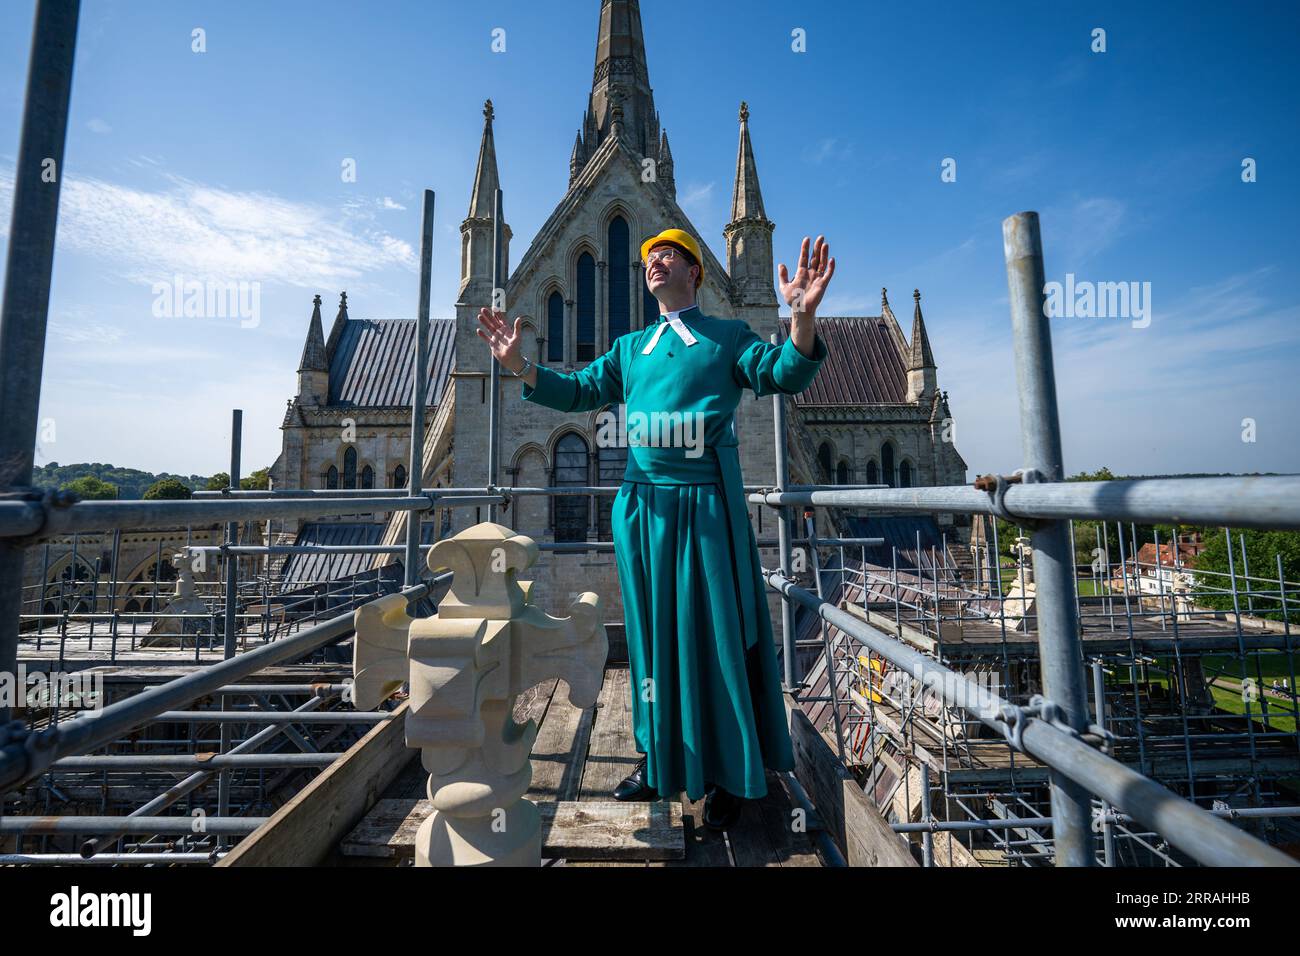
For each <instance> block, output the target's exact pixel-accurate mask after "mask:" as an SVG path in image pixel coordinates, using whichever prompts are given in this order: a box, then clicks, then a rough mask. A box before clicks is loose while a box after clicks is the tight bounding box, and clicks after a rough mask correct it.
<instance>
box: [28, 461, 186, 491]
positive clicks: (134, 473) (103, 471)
mask: <svg viewBox="0 0 1300 956" xmlns="http://www.w3.org/2000/svg"><path fill="white" fill-rule="evenodd" d="M88 475H89V476H92V477H95V478H98V479H99V480H100V481H106V482H108V483H109V484H111V485H116V486H117V489H118V497H119V498H142V497H144V493H145V489H146V488H148V487H149V486H150V485H152V484H153V483H154V482H155V481H157V480H159V479H160V478H175V479H176V480H178V481H179V482H181V484H183V485H185V486H186V487H187V488H189V489H190V490H191V491H196V490H199V489H202V488H205V487H207V484H208V479H209V477H210V476H208V475H174V474H172V473H171V472H166V471H164V472H159V473H158V474H156V475H155V474H153V473H152V472H148V471H140V470H139V469H138V468H119V467H118V466H117V465H106V464H103V463H102V462H88V463H82V464H77V465H60V464H59V463H58V462H57V461H52V462H50V463H49V464H48V465H37V466H36V467H35V468H33V469H32V484H33V485H35V486H36V487H37V488H48V489H50V490H52V491H57V490H58V489H60V488H62V487H64V486H65V485H67V484H68V483H69V482H71V481H75V480H76V479H78V478H84V477H86V476H88Z"/></svg>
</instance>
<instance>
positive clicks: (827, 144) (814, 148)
mask: <svg viewBox="0 0 1300 956" xmlns="http://www.w3.org/2000/svg"><path fill="white" fill-rule="evenodd" d="M852 155H853V144H852V143H847V142H845V141H844V140H842V139H840V138H838V137H835V136H827V137H824V138H822V139H820V140H818V141H817V142H816V143H813V144H812V145H811V146H808V147H806V148H805V149H804V151H803V159H804V162H807V163H812V164H813V165H814V166H820V165H821V164H822V163H825V162H827V161H828V160H832V159H835V160H843V159H848V158H849V157H850V156H852Z"/></svg>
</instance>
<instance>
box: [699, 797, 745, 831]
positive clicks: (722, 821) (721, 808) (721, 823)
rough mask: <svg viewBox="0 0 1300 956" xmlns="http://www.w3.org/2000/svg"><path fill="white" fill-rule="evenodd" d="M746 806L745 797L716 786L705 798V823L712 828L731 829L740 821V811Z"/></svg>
mask: <svg viewBox="0 0 1300 956" xmlns="http://www.w3.org/2000/svg"><path fill="white" fill-rule="evenodd" d="M744 808H745V798H744V797H738V796H736V795H735V794H734V793H730V792H728V791H726V790H723V789H722V788H721V787H715V788H714V790H713V792H712V793H710V794H709V795H708V796H707V797H705V798H704V825H705V826H706V827H708V828H709V829H710V830H730V829H731V828H732V827H734V826H735V825H736V824H737V823H739V822H740V812H741V810H743V809H744Z"/></svg>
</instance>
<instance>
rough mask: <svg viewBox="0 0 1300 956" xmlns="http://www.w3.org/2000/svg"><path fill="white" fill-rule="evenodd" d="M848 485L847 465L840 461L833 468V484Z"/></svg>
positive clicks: (845, 462)
mask: <svg viewBox="0 0 1300 956" xmlns="http://www.w3.org/2000/svg"><path fill="white" fill-rule="evenodd" d="M848 483H849V463H848V462H847V461H844V460H843V459H840V463H839V464H838V465H836V466H835V484H837V485H847V484H848Z"/></svg>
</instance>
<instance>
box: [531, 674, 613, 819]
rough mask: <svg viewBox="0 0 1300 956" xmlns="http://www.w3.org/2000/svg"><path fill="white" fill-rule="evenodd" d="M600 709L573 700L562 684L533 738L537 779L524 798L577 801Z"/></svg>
mask: <svg viewBox="0 0 1300 956" xmlns="http://www.w3.org/2000/svg"><path fill="white" fill-rule="evenodd" d="M595 714H596V708H594V707H588V708H586V709H585V710H582V709H580V708H578V707H575V706H573V704H572V703H570V701H569V685H568V684H563V683H561V684H558V685H557V686H556V688H555V692H554V693H553V694H552V695H551V701H550V706H549V707H547V709H546V713H545V715H544V716H543V718H542V725H541V727H540V728H539V729H538V731H537V739H536V740H534V741H533V751H532V762H533V780H532V783H531V785H530V786H529V788H528V792H527V793H526V794H524V797H525V798H526V799H528V800H531V801H533V802H534V803H541V802H543V801H546V800H576V799H578V793H579V791H580V789H581V786H582V768H583V764H584V762H585V760H586V754H587V740H588V738H589V736H590V735H591V725H592V721H593V720H594V718H595Z"/></svg>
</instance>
